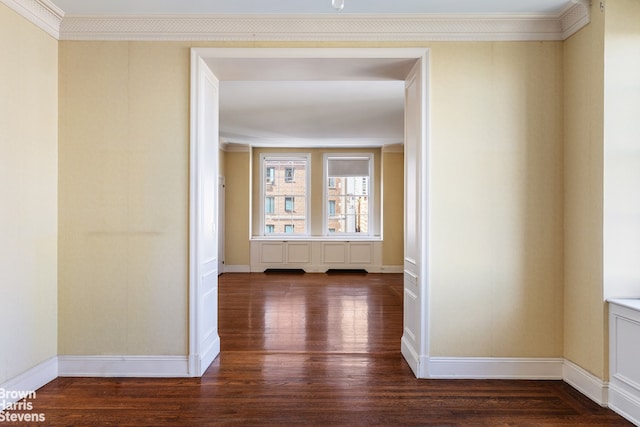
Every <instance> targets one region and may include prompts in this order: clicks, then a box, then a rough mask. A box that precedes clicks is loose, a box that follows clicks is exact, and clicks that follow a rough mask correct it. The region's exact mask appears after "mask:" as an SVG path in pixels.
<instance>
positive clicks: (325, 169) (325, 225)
mask: <svg viewBox="0 0 640 427" xmlns="http://www.w3.org/2000/svg"><path fill="white" fill-rule="evenodd" d="M364 158H366V159H368V162H369V182H368V185H367V193H368V194H367V212H368V213H367V215H368V229H367V232H366V233H362V232H352V233H346V232H330V231H329V219H330V218H331V217H330V216H329V200H328V199H329V196H328V190H329V188H330V187H329V160H330V159H340V160H356V159H364ZM374 162H375V156H374V154H373V153H372V152H362V153H331V152H328V153H324V154H323V158H322V207H323V209H322V235H323V236H325V237H326V236H331V237H332V238H337V237H348V238H349V239H352V238H358V237H360V238H371V237H373V236H375V230H376V221H377V214H376V213H375V211H374V209H375V203H374V195H375V183H374V178H375V175H374V172H375V165H374ZM334 185H335V183H334ZM331 188H335V187H331Z"/></svg>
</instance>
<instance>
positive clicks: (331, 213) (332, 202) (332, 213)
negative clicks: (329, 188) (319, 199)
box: [329, 200, 336, 216]
mask: <svg viewBox="0 0 640 427" xmlns="http://www.w3.org/2000/svg"><path fill="white" fill-rule="evenodd" d="M329 216H336V201H335V200H329Z"/></svg>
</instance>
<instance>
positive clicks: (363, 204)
mask: <svg viewBox="0 0 640 427" xmlns="http://www.w3.org/2000/svg"><path fill="white" fill-rule="evenodd" d="M372 169H373V154H368V153H363V154H346V155H338V154H335V155H334V154H325V158H324V175H325V180H324V182H325V183H327V186H326V188H325V189H324V195H325V197H324V199H325V206H326V210H325V212H327V216H326V218H325V225H324V229H325V230H326V231H325V234H358V235H369V234H371V232H372V227H371V219H372V218H373V214H371V215H370V213H372V212H373V210H372V209H373V204H372V200H371V199H372V198H371V194H372V191H371V186H372V181H373V180H372V175H373V174H372Z"/></svg>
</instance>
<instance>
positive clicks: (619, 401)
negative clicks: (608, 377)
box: [609, 381, 640, 426]
mask: <svg viewBox="0 0 640 427" xmlns="http://www.w3.org/2000/svg"><path fill="white" fill-rule="evenodd" d="M609 408H610V409H611V410H612V411H614V412H616V413H617V414H618V415H620V416H622V417H624V418H626V419H627V420H629V421H631V422H632V423H634V424H635V425H637V426H640V393H638V392H637V391H634V392H630V391H629V390H628V388H627V389H625V388H623V387H620V386H619V385H618V384H617V381H613V382H612V383H611V384H610V385H609Z"/></svg>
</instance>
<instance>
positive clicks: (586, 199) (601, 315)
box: [564, 7, 607, 378]
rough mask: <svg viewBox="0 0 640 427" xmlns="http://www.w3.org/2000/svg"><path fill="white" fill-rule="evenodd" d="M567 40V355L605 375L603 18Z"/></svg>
mask: <svg viewBox="0 0 640 427" xmlns="http://www.w3.org/2000/svg"><path fill="white" fill-rule="evenodd" d="M591 20H592V22H591V24H589V26H587V27H585V28H583V29H582V30H580V32H578V33H577V34H575V35H574V36H572V37H571V38H570V39H569V40H567V41H566V42H565V60H564V62H565V101H564V102H565V108H564V109H565V130H564V132H565V165H564V166H565V171H564V177H565V179H564V185H565V201H564V210H565V231H564V237H565V265H564V272H565V291H564V327H565V343H564V356H565V358H567V359H568V360H570V361H571V362H573V363H575V364H577V365H578V366H580V367H582V368H583V369H585V370H587V371H589V372H591V373H592V374H594V375H596V376H598V377H600V378H604V377H605V366H604V360H605V352H606V351H607V350H606V349H607V347H606V344H605V335H604V331H605V322H606V319H605V311H604V303H603V291H602V277H603V264H602V257H603V250H602V245H603V236H602V226H603V197H602V194H603V193H602V191H603V117H604V110H603V108H604V107H603V105H604V104H603V102H604V94H603V84H604V64H603V58H604V45H603V43H604V16H603V14H602V13H600V11H599V8H597V7H594V9H593V11H592V14H591Z"/></svg>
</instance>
